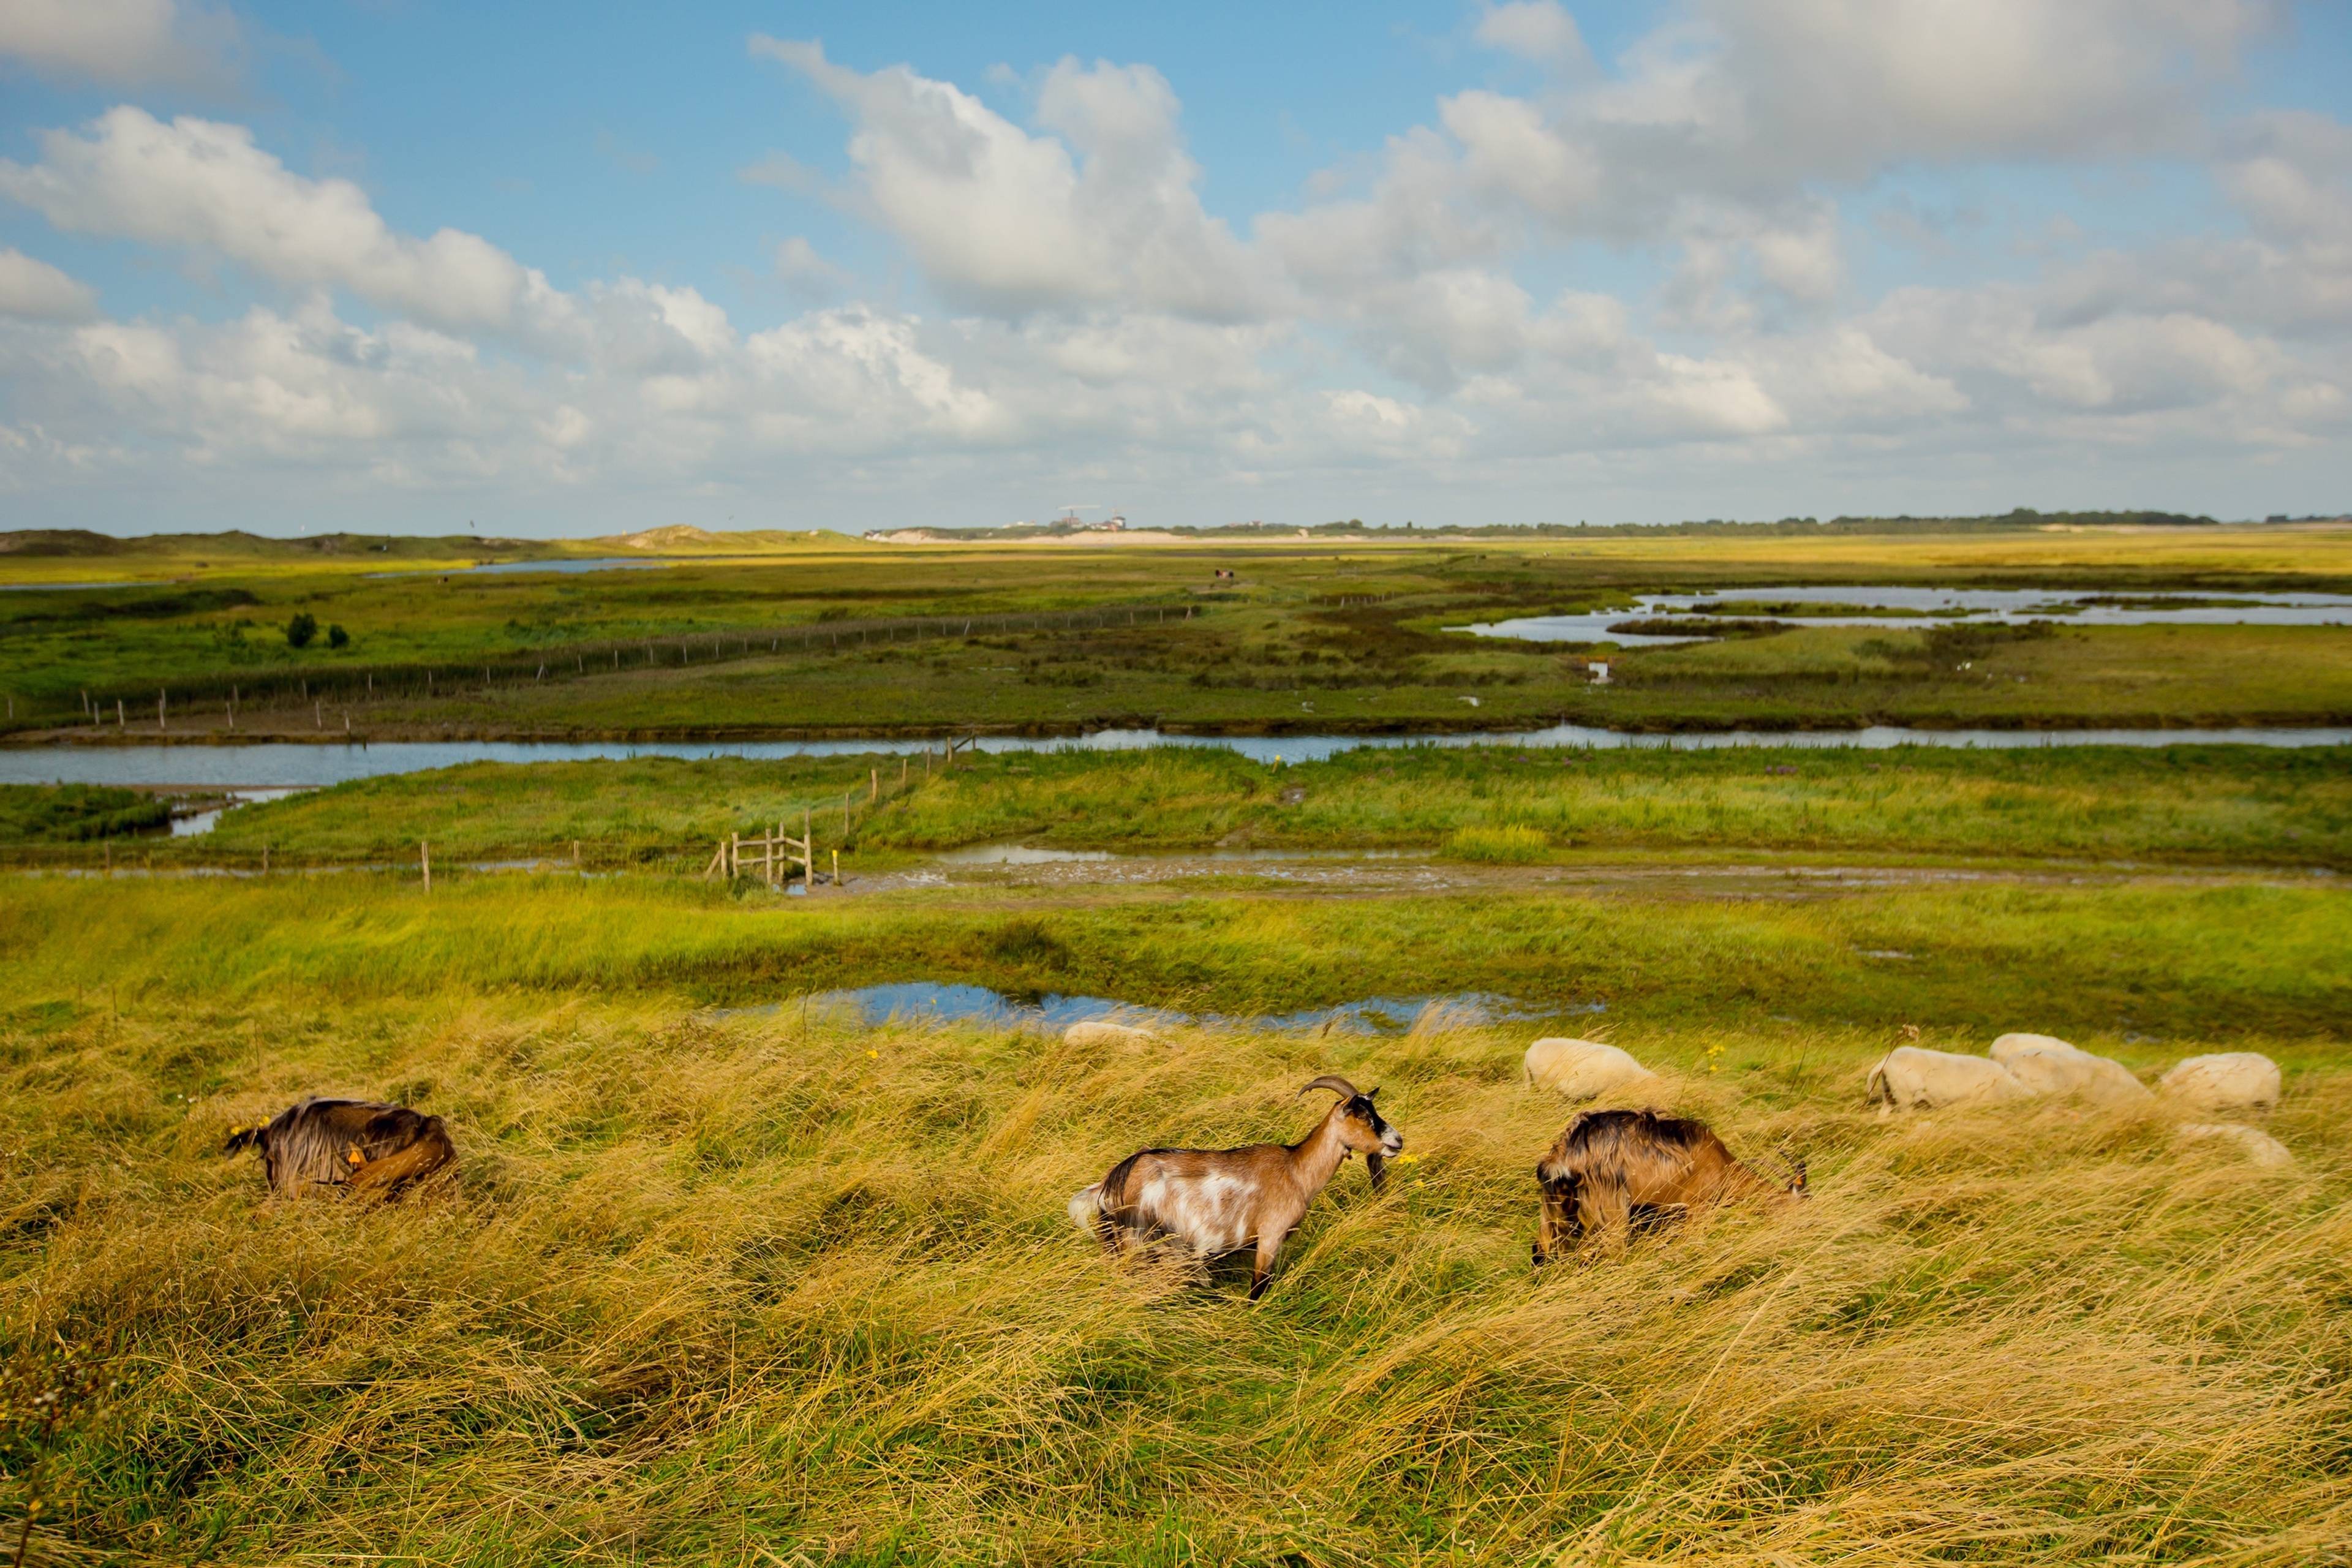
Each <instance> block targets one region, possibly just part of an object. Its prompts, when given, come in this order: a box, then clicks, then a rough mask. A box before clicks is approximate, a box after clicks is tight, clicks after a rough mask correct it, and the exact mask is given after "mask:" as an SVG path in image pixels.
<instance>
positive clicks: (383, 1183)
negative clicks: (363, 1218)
mask: <svg viewBox="0 0 2352 1568" xmlns="http://www.w3.org/2000/svg"><path fill="white" fill-rule="evenodd" d="M455 1163H457V1145H455V1144H453V1143H451V1142H449V1130H448V1129H447V1128H446V1127H444V1126H443V1125H442V1124H441V1119H440V1118H439V1117H437V1116H428V1117H426V1118H425V1125H424V1126H422V1127H420V1128H418V1129H417V1135H416V1140H415V1142H413V1143H411V1144H409V1145H408V1147H407V1148H405V1149H402V1150H400V1151H398V1152H394V1153H391V1154H386V1155H385V1156H384V1157H383V1159H381V1160H370V1161H369V1162H367V1163H365V1164H363V1165H362V1166H360V1167H359V1168H358V1169H357V1170H355V1171H353V1172H352V1174H351V1182H350V1184H351V1185H352V1187H355V1188H357V1189H359V1190H360V1191H362V1192H380V1193H386V1194H389V1193H392V1192H394V1191H395V1190H397V1189H398V1188H401V1187H404V1186H406V1185H407V1184H410V1183H411V1182H421V1181H423V1180H424V1179H425V1177H427V1176H430V1175H435V1174H436V1173H440V1172H442V1171H445V1170H446V1169H448V1168H449V1167H450V1166H451V1165H453V1164H455Z"/></svg>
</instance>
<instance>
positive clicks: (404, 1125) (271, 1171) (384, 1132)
mask: <svg viewBox="0 0 2352 1568" xmlns="http://www.w3.org/2000/svg"><path fill="white" fill-rule="evenodd" d="M248 1145H250V1146H251V1147H253V1148H256V1149H258V1150H260V1151H261V1167H262V1170H263V1172H264V1173H265V1174H266V1175H267V1176H268V1182H269V1190H270V1191H271V1192H273V1193H282V1194H288V1195H289V1196H290V1195H293V1194H299V1193H306V1192H311V1191H315V1190H316V1189H318V1188H320V1187H349V1188H352V1190H353V1191H355V1192H363V1193H374V1194H378V1195H381V1196H385V1197H389V1196H392V1195H393V1194H396V1193H398V1192H400V1191H401V1190H402V1189H403V1188H405V1187H407V1186H410V1185H411V1184H415V1183H417V1182H421V1181H423V1180H424V1179H425V1177H427V1176H430V1175H432V1174H434V1173H436V1172H438V1171H442V1170H445V1169H446V1168H447V1167H448V1166H449V1165H451V1164H453V1163H456V1161H457V1148H456V1146H455V1145H453V1144H452V1143H451V1142H449V1130H448V1129H447V1128H446V1127H444V1126H443V1125H442V1124H441V1119H440V1118H439V1117H437V1116H425V1115H420V1114H419V1113H418V1112H416V1111H414V1110H409V1109H408V1107H406V1106H404V1105H385V1104H382V1103H380V1102H378V1101H375V1100H303V1101H301V1102H300V1103H299V1104H298V1105H295V1106H292V1107H289V1109H287V1110H281V1111H279V1112H278V1114H277V1116H275V1117H274V1118H272V1119H271V1120H270V1121H269V1122H268V1125H266V1126H262V1127H240V1128H238V1129H237V1130H236V1131H234V1132H231V1133H230V1134H229V1135H228V1142H227V1144H226V1146H224V1147H223V1149H222V1151H221V1152H223V1153H225V1154H234V1153H236V1152H237V1151H238V1150H239V1149H243V1148H246V1147H247V1146H248Z"/></svg>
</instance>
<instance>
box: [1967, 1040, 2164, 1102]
mask: <svg viewBox="0 0 2352 1568" xmlns="http://www.w3.org/2000/svg"><path fill="white" fill-rule="evenodd" d="M1990 1056H1991V1058H1992V1059H1993V1060H1994V1061H1997V1062H1999V1063H2000V1065H2001V1066H2003V1067H2005V1068H2008V1069H2009V1071H2010V1076H2011V1077H2012V1078H2014V1079H2017V1081H2018V1083H2019V1084H2020V1085H2021V1087H2023V1089H2025V1091H2026V1092H2027V1093H2028V1094H2047V1095H2058V1096H2066V1095H2080V1096H2081V1097H2082V1098H2083V1099H2084V1100H2089V1101H2091V1102H2092V1103H2093V1104H2095V1105H2138V1104H2143V1103H2145V1102H2146V1101H2147V1100H2150V1099H2152V1098H2154V1097H2153V1096H2152V1095H2150V1094H2149V1093H2148V1089H2147V1085H2146V1084H2144V1083H2142V1082H2140V1080H2139V1079H2136V1078H2134V1077H2133V1076H2132V1073H2131V1069H2130V1068H2127V1067H2126V1066H2124V1064H2123V1063H2121V1062H2118V1061H2110V1060H2109V1059H2108V1058H2105V1057H2097V1056H2093V1055H2092V1054H2091V1053H2090V1052H2088V1051H2086V1050H2083V1049H2081V1048H2080V1047H2075V1046H2071V1045H2068V1044H2067V1043H2066V1042H2065V1041H2063V1040H2061V1039H2058V1038H2056V1037H2053V1036H2050V1035H2003V1036H2001V1037H2000V1038H1999V1039H1997V1040H1995V1041H1994V1042H1993V1043H1992V1050H1991V1052H1990Z"/></svg>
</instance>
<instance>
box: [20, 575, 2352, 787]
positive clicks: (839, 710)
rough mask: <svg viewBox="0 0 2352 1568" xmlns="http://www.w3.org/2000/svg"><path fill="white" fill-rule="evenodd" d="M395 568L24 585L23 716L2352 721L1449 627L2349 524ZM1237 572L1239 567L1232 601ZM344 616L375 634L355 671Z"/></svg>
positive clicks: (585, 731)
mask: <svg viewBox="0 0 2352 1568" xmlns="http://www.w3.org/2000/svg"><path fill="white" fill-rule="evenodd" d="M48 564H49V565H54V564H55V563H54V562H52V563H48ZM362 565H363V563H358V562H336V563H323V562H320V561H316V560H310V561H301V562H297V563H270V564H268V566H267V567H266V568H265V567H262V566H257V565H255V564H253V563H240V562H236V561H234V560H231V561H222V562H211V563H207V564H205V566H204V567H203V568H201V569H198V568H194V567H191V568H190V569H189V571H188V572H186V573H185V574H184V576H185V578H186V580H185V581H179V582H173V583H169V584H140V585H132V586H126V587H123V588H120V589H108V590H103V591H98V592H81V593H69V592H62V591H60V592H46V593H42V592H32V593H10V594H6V595H0V690H5V692H6V693H7V695H8V697H9V699H10V700H11V701H12V702H13V703H14V705H15V710H14V711H15V717H14V720H13V722H12V723H11V726H10V728H11V730H12V731H14V732H20V733H41V732H46V731H52V730H62V731H68V732H70V733H71V734H73V735H75V736H78V737H79V738H82V739H86V740H87V739H100V738H111V739H115V740H123V739H135V738H138V737H140V736H149V737H151V738H166V737H169V736H173V735H177V736H180V737H182V738H191V737H199V736H205V735H213V734H219V735H227V734H231V733H234V734H236V735H238V736H240V737H243V738H247V739H251V738H257V737H270V736H291V737H295V738H309V739H318V738H320V736H322V735H329V734H331V735H338V736H340V735H341V734H343V733H345V732H346V726H347V725H348V726H349V731H348V732H350V733H352V734H356V735H360V736H363V737H373V738H377V739H391V738H396V737H403V736H410V737H414V736H438V735H442V734H445V733H446V734H452V735H478V736H518V735H566V734H576V735H614V736H625V735H633V734H634V735H652V734H668V735H677V734H735V735H749V734H772V733H781V732H812V731H840V732H850V733H858V732H869V733H870V732H877V731H917V730H922V731H939V730H942V729H946V728H950V727H954V726H959V725H979V726H983V727H988V728H994V729H1002V730H1029V731H1062V730H1072V729H1078V728H1085V727H1090V726H1100V725H1105V724H1118V723H1135V722H1159V723H1163V724H1169V725H1182V726H1192V727H1196V728H1220V729H1235V730H1254V731H1265V730H1275V729H1290V730H1297V731H1313V730H1328V729H1341V730H1349V731H1368V730H1370V731H1377V730H1384V729H1385V730H1395V729H1401V728H1427V727H1432V726H1439V727H1443V726H1452V727H1456V728H1465V729H1467V728H1476V727H1495V726H1510V725H1521V724H1530V723H1537V722H1546V721H1559V720H1571V721H1579V722H1587V723H1596V724H1611V725H1619V726H1627V727H1640V728H1652V729H1672V728H1677V727H1683V728H1687V727H1694V726H1707V725H1716V724H1722V723H1745V724H1756V725H1763V726H1768V727H1807V726H1823V725H1828V726H1843V725H1849V724H1853V723H1860V722H1870V721H1886V722H1910V723H1927V724H1972V723H1991V724H2000V725H2026V726H2032V725H2059V726H2064V725H2079V724H2098V723H2108V724H2138V723H2149V724H2174V725H2179V724H2203V723H2242V722H2279V723H2318V722H2329V721H2344V720H2345V719H2347V716H2352V674H2347V670H2352V630H2347V629H2346V628H2343V627H2327V626H2316V627H2267V628H2266V627H2231V626H2211V627H2172V628H2144V627H2067V628H2064V629H2063V631H2062V632H2060V633H2059V634H2057V635H2054V636H2046V637H2009V636H2005V635H2001V634H2000V628H1998V627H1974V628H1971V627H1961V628H1957V629H1946V630H1940V631H1939V630H1937V629H1936V628H1933V627H1928V626H1917V625H1915V624H1913V623H1911V622H1899V623H1897V624H1896V625H1895V626H1892V627H1885V628H1874V627H1864V628H1851V627H1827V626H1801V627H1799V628H1797V629H1794V630H1790V631H1786V632H1781V633H1779V634H1776V635H1772V636H1767V637H1752V638H1741V639H1739V640H1738V641H1737V642H1734V643H1728V644H1725V645H1720V646H1710V647H1692V648H1673V647H1652V648H1636V649H1632V650H1621V651H1620V652H1619V653H1618V654H1617V656H1616V657H1615V658H1614V660H1613V663H1614V666H1615V669H1614V674H1615V679H1614V681H1613V682H1612V685H1611V686H1609V687H1607V688H1600V687H1595V686H1592V685H1591V684H1589V683H1588V681H1587V679H1586V675H1585V668H1584V658H1582V657H1581V656H1580V655H1576V654H1571V653H1566V652H1563V651H1562V650H1561V649H1559V648H1557V647H1547V646H1545V645H1539V644H1529V643H1521V642H1514V641H1508V640H1503V639H1494V638H1476V637H1469V636H1467V635H1465V634H1460V633H1455V632H1452V631H1449V630H1447V628H1448V627H1451V626H1464V625H1468V624H1473V623H1477V622H1486V621H1493V620H1497V619H1502V618H1506V617H1508V616H1519V615H1531V614H1540V613H1544V612H1548V611H1561V610H1568V609H1576V608H1581V609H1594V610H1604V609H1612V608H1629V607H1630V606H1631V605H1633V603H1634V599H1635V596H1636V595H1640V594H1643V593H1651V592H1656V591H1660V590H1665V589H1691V588H1698V587H1711V588H1719V589H1722V590H1724V591H1726V592H1727V593H1739V592H1742V591H1744V590H1746V589H1748V588H1755V589H1759V590H1760V589H1769V587H1770V586H1772V585H1774V584H1789V583H1790V582H1792V581H1805V580H1814V581H1828V582H1843V583H1853V584H1871V583H1885V582H1908V583H1928V584H2000V585H2010V586H2026V585H2031V586H2042V587H2048V588H2052V589H2062V588H2073V589H2076V590H2081V589H2084V588H2092V587H2095V588H2099V589H2103V590H2106V591H2109V592H2110V593H2131V592H2144V591H2149V590H2156V589H2168V590H2187V589H2200V590H2216V589H2233V590H2248V589H2252V588H2260V587H2281V586H2297V587H2314V588H2325V587H2328V586H2331V585H2336V584H2341V583H2344V582H2347V581H2352V531H2339V532H2336V533H2330V532H2303V533H2294V534H2280V535H2276V536H2244V535H2235V534H2222V533H2216V534H2214V535H2213V536H2212V537H2210V538H2208V539H2204V540H2202V541H2201V542H2181V541H2178V540H2171V539H2162V540H2154V541H2151V540H2150V539H2148V538H2147V536H2144V535H2139V534H2120V535H2119V534H2113V533H2098V532H2094V533H2090V534H2084V535H2073V536H2063V537H2061V536H2055V535H2053V536H2042V535H2019V536H2015V537H2011V536H1993V537H1990V538H1986V537H1974V536H1970V537H1965V538H1952V539H1939V538H1937V537H1935V536H1925V537H1917V538H1902V539H1879V540H1864V541H1854V540H1843V539H1830V540H1814V541H1801V540H1798V541H1792V540H1781V541H1779V542H1770V541H1743V540H1724V541H1720V542H1711V543H1709V544H1708V545H1707V547H1706V548H1705V549H1700V548H1697V547H1696V545H1695V544H1694V543H1693V542H1691V541H1688V540H1682V541H1675V540H1665V541H1659V542H1655V543H1654V544H1650V545H1647V546H1646V547H1645V546H1644V544H1643V542H1638V541H1631V540H1624V539H1611V540H1606V541H1594V542H1590V543H1583V544H1579V543H1563V542H1486V541H1481V542H1477V543H1476V545H1475V548H1474V547H1471V546H1469V545H1467V544H1465V545H1463V546H1461V547H1445V548H1441V547H1436V546H1431V545H1418V544H1399V543H1393V542H1331V541H1304V542H1297V543H1296V544H1295V545H1288V546H1284V547H1280V548H1277V547H1275V546H1271V545H1267V546H1244V545H1240V544H1232V545H1223V544H1196V545H1184V546H1147V547H1125V548H1118V549H1106V550H1084V549H1069V548H1055V547H1025V548H1024V547H1016V546H1005V545H998V546H962V547H955V548H946V547H939V548H933V547H910V548H899V549H889V550H886V549H883V548H882V547H878V546H874V545H868V544H862V543H845V544H843V545H841V546H840V547H838V548H834V547H821V546H817V545H806V544H803V545H799V546H796V547H795V548H794V549H793V551H792V552H789V553H784V554H774V555H766V556H757V557H754V558H752V559H750V560H746V561H719V562H714V561H710V560H706V559H700V558H695V559H686V560H680V561H677V562H675V563H671V564H667V565H665V566H660V567H658V568H656V569H649V570H640V571H612V572H604V573H598V574H557V573H543V574H542V573H529V572H525V573H518V574H511V575H509V574H495V575H488V576H468V575H465V574H458V573H448V574H443V573H440V572H434V571H427V572H420V573H416V574H411V575H404V576H389V577H379V576H371V575H369V574H367V572H366V571H365V570H363V569H362ZM1221 567H1229V568H1231V569H1233V570H1234V571H1236V572H1237V573H1238V576H1237V577H1235V578H1234V579H1229V580H1220V579H1215V578H1213V577H1212V575H1211V574H1212V572H1213V571H1214V570H1217V569H1219V568H1221ZM45 569H46V568H45ZM1186 610H1189V611H1192V612H1193V614H1192V616H1190V617H1189V618H1187V617H1186V616H1184V615H1183V614H1181V612H1183V611H1186ZM298 616H309V617H310V620H311V621H312V622H315V623H316V625H317V626H318V627H319V628H320V631H319V635H318V636H317V637H314V638H313V639H312V640H310V642H309V643H307V644H306V645H305V646H303V647H294V646H292V645H291V644H290V643H289V640H288V637H287V628H288V626H289V624H291V623H292V622H294V620H295V619H296V617H298ZM1008 616H1009V617H1013V621H1012V622H1010V623H1007V622H1005V621H1003V619H1002V617H1008ZM991 617H999V619H998V620H995V621H992V620H991ZM967 625H969V626H971V628H972V629H971V634H970V635H966V634H965V627H966V626H967ZM335 627H341V628H343V629H344V631H345V632H346V634H347V641H346V642H345V643H344V644H343V645H342V646H340V647H337V646H332V637H331V631H332V628H335ZM159 697H160V698H162V699H163V709H162V711H160V712H159V711H158V705H157V704H158V699H159ZM232 698H234V699H235V702H236V723H235V729H234V731H232V730H231V727H230V720H231V715H230V711H229V710H230V708H231V705H232V702H231V700H232ZM91 704H95V707H96V716H97V718H98V720H100V721H101V722H93V721H92V715H91V711H90V705H91Z"/></svg>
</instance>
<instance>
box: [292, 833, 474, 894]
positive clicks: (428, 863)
mask: <svg viewBox="0 0 2352 1568" xmlns="http://www.w3.org/2000/svg"><path fill="white" fill-rule="evenodd" d="M261 857H262V862H261V863H262V864H263V865H264V866H265V867H266V866H268V864H269V851H268V849H266V848H265V849H264V850H262V852H261ZM416 863H417V865H418V866H420V867H422V868H424V871H425V891H426V892H428V893H429V892H431V891H432V890H433V846H431V845H430V844H427V843H426V842H425V840H424V839H422V838H420V839H418V840H417V841H416Z"/></svg>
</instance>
